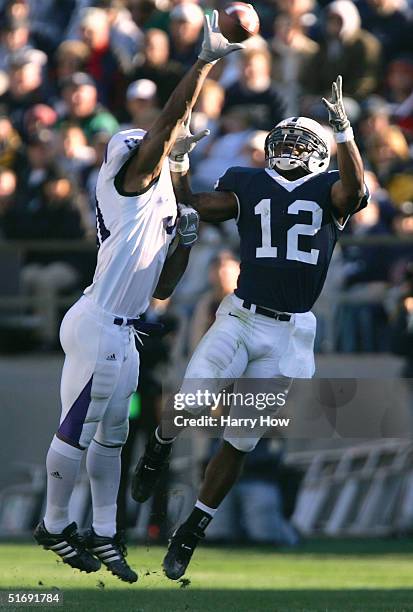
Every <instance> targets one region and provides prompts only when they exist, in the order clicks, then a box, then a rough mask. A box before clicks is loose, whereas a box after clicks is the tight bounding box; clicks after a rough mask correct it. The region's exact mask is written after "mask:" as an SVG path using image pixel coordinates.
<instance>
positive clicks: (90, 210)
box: [80, 132, 111, 238]
mask: <svg viewBox="0 0 413 612" xmlns="http://www.w3.org/2000/svg"><path fill="white" fill-rule="evenodd" d="M110 137H111V135H110V134H108V132H97V133H96V134H94V135H93V137H92V142H91V145H92V147H93V151H94V155H93V161H92V163H90V164H89V165H86V166H85V167H84V168H83V170H82V173H81V177H80V189H81V192H82V194H83V195H84V197H85V198H86V210H85V217H86V218H85V219H84V221H85V227H87V228H88V229H87V235H88V236H89V237H92V238H95V232H96V213H95V208H96V183H97V179H98V174H99V170H100V166H101V165H102V163H103V160H104V158H105V152H106V147H107V144H108V142H109V140H110Z"/></svg>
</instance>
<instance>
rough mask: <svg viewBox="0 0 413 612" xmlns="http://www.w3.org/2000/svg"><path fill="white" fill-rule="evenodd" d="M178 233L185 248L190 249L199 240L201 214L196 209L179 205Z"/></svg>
mask: <svg viewBox="0 0 413 612" xmlns="http://www.w3.org/2000/svg"><path fill="white" fill-rule="evenodd" d="M178 211H179V218H178V225H177V230H176V231H177V233H178V235H179V241H180V243H181V244H182V245H183V246H186V247H190V246H192V245H193V244H194V243H195V242H196V241H197V240H198V228H199V214H198V213H197V211H196V210H195V209H194V208H191V207H190V206H186V205H185V204H178Z"/></svg>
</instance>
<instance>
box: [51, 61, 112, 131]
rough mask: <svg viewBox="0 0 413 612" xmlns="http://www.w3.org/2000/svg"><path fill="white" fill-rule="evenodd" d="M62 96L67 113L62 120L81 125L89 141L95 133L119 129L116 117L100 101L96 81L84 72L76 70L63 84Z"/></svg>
mask: <svg viewBox="0 0 413 612" xmlns="http://www.w3.org/2000/svg"><path fill="white" fill-rule="evenodd" d="M62 97H63V100H64V102H65V104H66V113H65V115H64V116H63V117H62V120H61V121H60V124H59V127H60V126H61V125H62V123H63V122H65V121H69V122H70V123H72V124H74V125H79V126H80V127H81V128H82V130H83V131H84V132H85V134H86V137H87V139H88V141H90V140H91V138H92V136H93V134H95V133H97V132H102V131H107V132H108V133H110V134H113V133H114V132H116V130H117V129H118V122H117V121H116V119H115V117H114V116H113V115H112V114H111V113H110V112H109V111H108V110H106V109H105V108H104V107H103V106H102V105H101V104H100V103H99V102H98V95H97V89H96V85H95V82H94V81H93V79H92V78H91V77H90V76H89V75H88V74H86V73H84V72H75V73H74V74H73V75H72V76H70V77H69V78H68V79H66V80H65V81H64V82H63V84H62Z"/></svg>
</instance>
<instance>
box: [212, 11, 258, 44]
mask: <svg viewBox="0 0 413 612" xmlns="http://www.w3.org/2000/svg"><path fill="white" fill-rule="evenodd" d="M218 23H219V29H220V30H221V32H222V34H223V35H224V36H225V38H226V39H227V40H229V42H242V41H243V40H246V39H247V38H250V37H251V36H255V35H256V34H258V32H259V31H260V19H259V17H258V15H257V12H256V11H255V9H254V7H253V6H252V4H246V3H245V2H231V3H230V4H227V5H226V7H225V8H223V9H221V10H220V11H219V22H218Z"/></svg>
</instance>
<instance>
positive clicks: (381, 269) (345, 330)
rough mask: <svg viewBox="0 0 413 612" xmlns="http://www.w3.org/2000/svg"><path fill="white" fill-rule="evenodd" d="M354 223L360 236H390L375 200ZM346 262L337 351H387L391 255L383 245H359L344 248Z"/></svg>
mask: <svg viewBox="0 0 413 612" xmlns="http://www.w3.org/2000/svg"><path fill="white" fill-rule="evenodd" d="M350 223H351V231H352V234H353V235H354V236H357V237H361V236H380V235H386V234H389V229H388V227H387V226H386V224H385V223H384V222H383V221H382V220H381V219H380V205H379V203H378V202H377V201H376V200H375V199H374V197H372V198H371V200H370V202H369V205H368V207H367V208H365V209H364V210H363V211H361V212H360V215H359V216H358V218H357V219H356V215H354V216H353V217H351V220H350ZM343 259H344V268H343V272H344V279H343V280H344V287H345V290H346V294H345V301H344V303H343V304H342V305H341V306H340V307H339V309H338V313H337V348H338V350H340V351H342V352H345V353H350V352H358V351H360V352H376V351H383V350H386V348H387V346H388V345H387V342H388V338H387V337H386V334H385V333H384V332H383V329H385V327H386V314H385V311H384V308H383V302H384V299H385V296H386V293H387V289H388V278H389V268H390V264H391V259H390V257H389V253H388V251H387V249H385V248H383V247H382V246H381V245H377V246H376V245H371V246H368V245H366V246H364V245H361V244H359V245H352V246H348V247H344V248H343Z"/></svg>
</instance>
